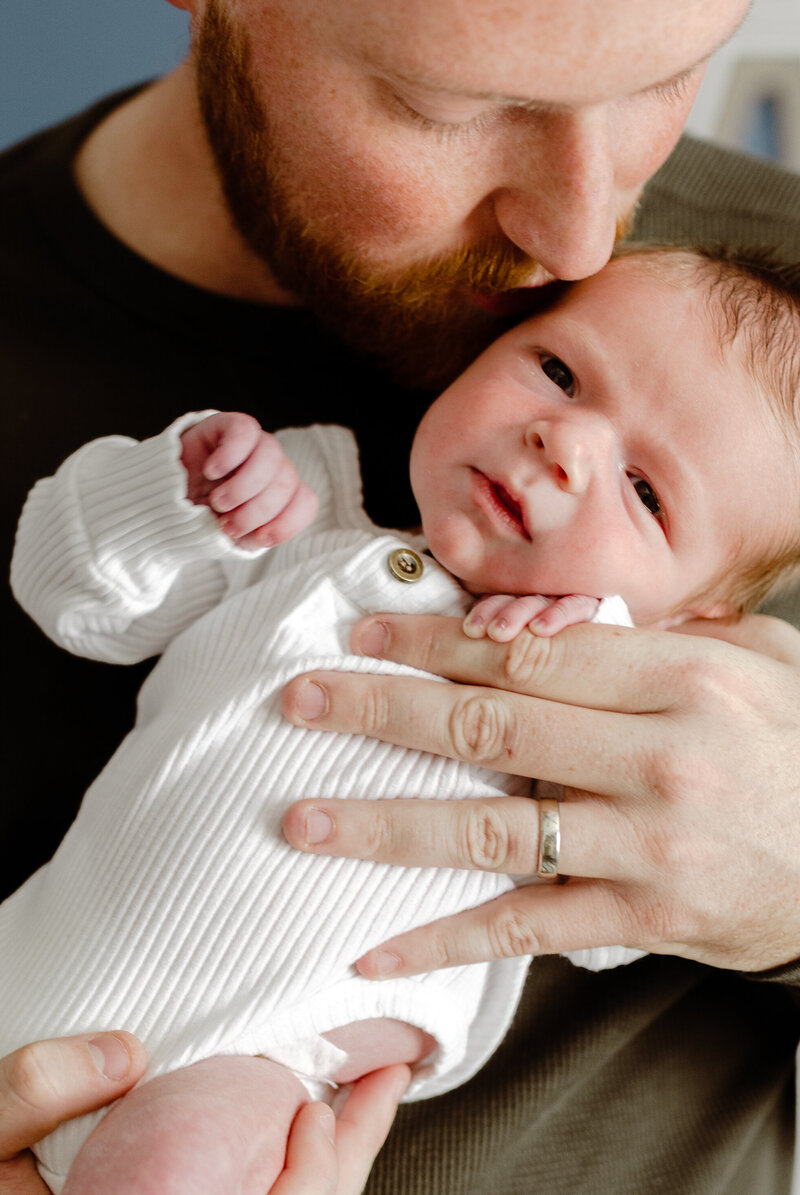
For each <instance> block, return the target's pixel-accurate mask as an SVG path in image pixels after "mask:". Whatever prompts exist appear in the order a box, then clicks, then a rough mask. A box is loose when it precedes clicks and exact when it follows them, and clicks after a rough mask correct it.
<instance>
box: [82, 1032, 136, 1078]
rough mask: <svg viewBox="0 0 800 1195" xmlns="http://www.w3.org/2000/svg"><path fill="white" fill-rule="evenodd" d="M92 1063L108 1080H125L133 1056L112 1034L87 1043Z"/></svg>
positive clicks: (95, 1038)
mask: <svg viewBox="0 0 800 1195" xmlns="http://www.w3.org/2000/svg"><path fill="white" fill-rule="evenodd" d="M87 1044H88V1048H89V1053H90V1054H91V1056H92V1062H93V1063H94V1064H95V1066H96V1067H97V1069H98V1071H99V1072H100V1074H101V1075H104V1076H105V1078H106V1079H124V1078H125V1076H126V1075H127V1073H128V1071H129V1070H130V1068H131V1056H130V1054H129V1053H128V1051H127V1049H126V1048H125V1046H124V1045H123V1043H122V1042H121V1041H120V1039H119V1038H118V1037H114V1036H113V1035H112V1034H110V1033H106V1034H103V1036H102V1037H93V1038H92V1040H91V1041H90V1042H88V1043H87Z"/></svg>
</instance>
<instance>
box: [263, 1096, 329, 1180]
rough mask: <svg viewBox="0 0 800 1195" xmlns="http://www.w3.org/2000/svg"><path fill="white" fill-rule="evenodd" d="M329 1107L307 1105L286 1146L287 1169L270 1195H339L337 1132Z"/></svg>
mask: <svg viewBox="0 0 800 1195" xmlns="http://www.w3.org/2000/svg"><path fill="white" fill-rule="evenodd" d="M335 1125H336V1122H335V1120H334V1116H333V1112H332V1111H331V1110H330V1108H329V1107H328V1105H327V1104H304V1105H303V1107H302V1108H301V1109H300V1111H299V1112H298V1113H297V1116H295V1118H294V1123H293V1124H292V1128H291V1131H290V1133H289V1140H288V1142H287V1144H286V1169H285V1170H284V1172H283V1174H282V1175H281V1176H280V1178H279V1179H278V1181H277V1182H276V1183H275V1184H274V1185H273V1186H272V1187H271V1188H270V1191H269V1195H338V1192H339V1187H338V1185H337V1184H338V1175H339V1164H338V1161H337V1158H336V1149H335V1147H334V1144H333V1139H334V1134H335V1132H336V1127H335Z"/></svg>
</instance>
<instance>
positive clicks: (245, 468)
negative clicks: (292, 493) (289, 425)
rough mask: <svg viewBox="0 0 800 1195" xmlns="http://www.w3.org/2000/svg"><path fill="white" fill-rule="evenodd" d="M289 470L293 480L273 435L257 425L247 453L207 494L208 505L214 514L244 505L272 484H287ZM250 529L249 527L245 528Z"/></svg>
mask: <svg viewBox="0 0 800 1195" xmlns="http://www.w3.org/2000/svg"><path fill="white" fill-rule="evenodd" d="M289 474H291V475H292V476H293V477H294V478H295V481H296V477H297V475H296V473H295V471H294V465H292V464H291V463H290V461H289V460H288V458H287V457H286V455H285V453H284V451H283V449H282V448H281V446H280V444H279V443H278V441H277V440H276V439H275V437H274V436H270V435H269V434H268V433H267V432H262V431H260V429H259V437H258V439H257V441H256V442H255V444H253V445H252V446H251V450H250V452H249V454H248V455H247V456H246V457H245V458H244V459H243V460H242V461H241V462H240V463H239V465H238V466H236V467H235V468H234V469H233V471H232V472H230V473H229V474H228V476H226V477H225V480H224V481H223V482H222V483H221V484H220V485H218V486H217V487H216V489H214V490H212V491H211V493H210V494H209V505H210V507H211V509H212V510H213V511H215V512H216V514H219V515H223V514H227V513H228V512H229V511H232V510H236V509H237V508H239V507H241V506H244V504H245V503H246V502H249V501H250V500H251V499H253V498H256V497H258V496H259V495H260V494H261V493H262V492H263V491H265V490H267V489H268V488H269V489H271V488H272V487H273V486H275V485H276V484H277V485H282V486H283V488H284V490H286V489H287V488H288V481H287V480H286V478H288V476H289ZM248 530H250V528H249V529H248Z"/></svg>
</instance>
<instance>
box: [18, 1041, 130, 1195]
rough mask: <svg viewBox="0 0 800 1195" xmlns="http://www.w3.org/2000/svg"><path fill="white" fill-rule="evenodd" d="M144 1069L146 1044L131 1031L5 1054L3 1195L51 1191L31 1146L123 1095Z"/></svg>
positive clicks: (43, 1043) (39, 1194) (38, 1044)
mask: <svg viewBox="0 0 800 1195" xmlns="http://www.w3.org/2000/svg"><path fill="white" fill-rule="evenodd" d="M144 1069H145V1053H144V1049H143V1048H142V1046H141V1044H140V1043H139V1042H138V1041H137V1040H136V1038H135V1037H132V1036H131V1034H130V1033H114V1034H111V1033H102V1034H99V1033H98V1034H95V1035H92V1034H84V1035H83V1036H82V1037H62V1038H57V1039H55V1040H53V1041H40V1042H34V1043H33V1044H32V1045H29V1046H23V1047H22V1049H20V1050H15V1051H14V1053H13V1054H9V1055H8V1056H7V1057H5V1058H0V1191H1V1192H2V1195H42V1193H45V1192H47V1191H48V1189H49V1188H48V1187H47V1186H46V1185H45V1183H44V1182H43V1181H42V1179H41V1178H40V1177H39V1175H38V1173H37V1170H36V1165H35V1163H34V1160H33V1154H31V1153H30V1152H29V1149H30V1146H32V1145H34V1144H35V1143H36V1142H37V1141H41V1139H42V1138H43V1137H46V1136H47V1134H48V1133H50V1132H52V1130H53V1129H54V1128H56V1126H57V1125H59V1124H61V1122H62V1121H64V1120H70V1119H71V1118H72V1117H73V1116H80V1115H81V1113H83V1112H89V1111H91V1110H92V1109H93V1108H100V1107H102V1106H103V1104H108V1103H110V1102H111V1100H113V1099H116V1098H117V1096H120V1095H122V1094H123V1093H124V1092H125V1091H127V1090H128V1088H129V1087H132V1086H133V1084H134V1083H135V1082H136V1080H137V1079H138V1078H140V1076H141V1075H142V1073H143V1072H144Z"/></svg>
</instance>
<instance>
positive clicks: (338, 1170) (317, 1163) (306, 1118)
mask: <svg viewBox="0 0 800 1195" xmlns="http://www.w3.org/2000/svg"><path fill="white" fill-rule="evenodd" d="M410 1078H411V1072H410V1070H409V1068H408V1067H407V1066H404V1065H399V1066H388V1067H386V1068H384V1069H383V1070H379V1071H374V1072H373V1073H372V1074H370V1075H365V1076H364V1078H363V1079H359V1080H358V1082H357V1083H355V1084H354V1085H353V1086H352V1087H351V1088H350V1090H349V1091H347V1092H345V1093H344V1098H343V1100H342V1101H341V1103H340V1105H339V1106H338V1109H337V1115H336V1119H335V1120H334V1117H333V1114H332V1112H331V1110H330V1108H328V1107H327V1105H325V1104H305V1105H304V1106H303V1107H302V1108H301V1109H300V1111H299V1112H298V1113H297V1116H296V1117H295V1120H294V1124H293V1125H292V1131H291V1134H290V1136H289V1142H288V1145H287V1148H286V1169H285V1171H284V1173H283V1174H282V1175H281V1177H280V1178H279V1179H278V1181H277V1182H276V1183H275V1185H274V1186H273V1187H272V1188H271V1189H270V1193H269V1195H360V1192H361V1191H362V1190H363V1189H364V1184H365V1183H366V1181H367V1178H368V1177H369V1172H370V1170H371V1169H372V1163H373V1162H374V1160H375V1156H376V1154H377V1153H378V1150H379V1149H380V1148H381V1146H382V1145H383V1143H384V1141H385V1140H386V1136H387V1134H388V1132H389V1129H390V1128H391V1127H392V1121H393V1120H394V1115H395V1112H396V1111H397V1104H398V1101H399V1100H400V1097H401V1096H402V1095H403V1093H404V1091H405V1090H406V1088H407V1087H408V1084H409V1080H410Z"/></svg>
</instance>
